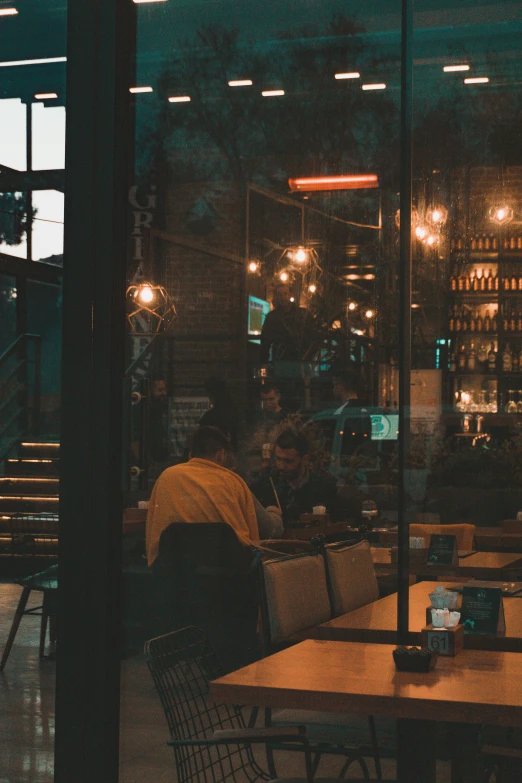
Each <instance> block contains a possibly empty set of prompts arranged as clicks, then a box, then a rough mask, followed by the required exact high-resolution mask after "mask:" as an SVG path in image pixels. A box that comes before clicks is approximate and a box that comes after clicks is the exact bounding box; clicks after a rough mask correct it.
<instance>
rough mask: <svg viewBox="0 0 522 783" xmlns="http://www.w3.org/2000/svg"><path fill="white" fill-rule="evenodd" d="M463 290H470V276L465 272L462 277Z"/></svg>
mask: <svg viewBox="0 0 522 783" xmlns="http://www.w3.org/2000/svg"><path fill="white" fill-rule="evenodd" d="M464 291H471V278H470V276H469V274H468V273H467V272H466V275H465V277H464Z"/></svg>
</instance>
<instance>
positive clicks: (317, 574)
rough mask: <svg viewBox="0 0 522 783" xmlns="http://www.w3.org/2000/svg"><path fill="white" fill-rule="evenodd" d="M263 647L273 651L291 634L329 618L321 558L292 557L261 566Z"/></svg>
mask: <svg viewBox="0 0 522 783" xmlns="http://www.w3.org/2000/svg"><path fill="white" fill-rule="evenodd" d="M261 571H262V580H261V581H262V591H263V592H262V609H263V632H264V638H265V644H266V645H267V647H268V648H269V649H270V648H271V649H274V648H275V647H277V646H278V645H279V644H281V643H282V642H284V641H286V640H288V639H289V638H290V637H291V636H293V635H294V634H297V633H299V632H300V631H304V630H306V629H308V628H314V627H315V626H316V625H320V624H321V623H325V622H326V621H327V620H329V619H330V617H331V614H330V601H329V599H328V588H327V585H326V573H325V568H324V560H323V558H322V556H321V555H319V554H317V555H294V556H290V557H281V558H278V559H277V560H267V561H265V562H263V563H262V564H261Z"/></svg>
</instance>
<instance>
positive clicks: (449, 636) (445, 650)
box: [421, 623, 464, 657]
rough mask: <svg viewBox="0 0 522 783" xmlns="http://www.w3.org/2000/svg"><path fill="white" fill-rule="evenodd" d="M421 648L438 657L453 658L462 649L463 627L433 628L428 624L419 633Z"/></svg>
mask: <svg viewBox="0 0 522 783" xmlns="http://www.w3.org/2000/svg"><path fill="white" fill-rule="evenodd" d="M421 640H422V646H423V647H426V648H427V649H428V650H430V651H431V652H434V653H437V654H438V655H446V656H451V657H453V656H455V655H458V654H459V652H460V651H461V650H463V649H464V626H463V625H460V624H459V625H455V626H454V627H453V628H434V627H433V625H432V624H431V623H430V624H429V625H427V626H426V627H425V628H423V629H422V631H421Z"/></svg>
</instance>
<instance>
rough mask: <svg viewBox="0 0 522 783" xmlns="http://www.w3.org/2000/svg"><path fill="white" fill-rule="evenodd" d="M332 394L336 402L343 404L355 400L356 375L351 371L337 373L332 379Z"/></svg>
mask: <svg viewBox="0 0 522 783" xmlns="http://www.w3.org/2000/svg"><path fill="white" fill-rule="evenodd" d="M333 393H334V397H335V399H336V400H342V401H343V402H346V401H348V400H356V399H357V397H358V394H357V375H356V373H355V372H354V371H353V370H343V371H342V372H339V373H337V375H335V376H334V379H333Z"/></svg>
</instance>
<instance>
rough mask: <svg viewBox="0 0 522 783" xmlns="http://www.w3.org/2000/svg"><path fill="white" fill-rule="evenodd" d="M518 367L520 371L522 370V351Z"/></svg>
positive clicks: (519, 355)
mask: <svg viewBox="0 0 522 783" xmlns="http://www.w3.org/2000/svg"><path fill="white" fill-rule="evenodd" d="M518 369H519V372H522V351H520V353H519V354H518Z"/></svg>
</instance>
